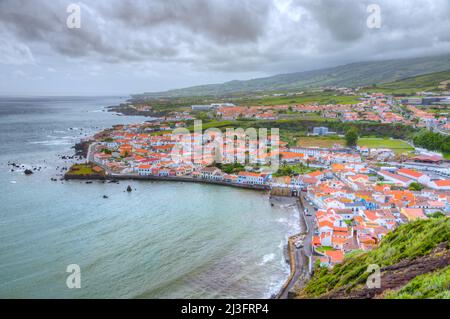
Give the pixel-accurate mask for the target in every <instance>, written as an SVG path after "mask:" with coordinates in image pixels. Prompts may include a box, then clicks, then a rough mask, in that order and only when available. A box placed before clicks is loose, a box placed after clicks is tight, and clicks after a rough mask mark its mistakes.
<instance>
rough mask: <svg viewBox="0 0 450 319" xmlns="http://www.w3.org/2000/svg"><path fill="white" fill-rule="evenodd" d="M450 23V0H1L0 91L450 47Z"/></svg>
mask: <svg viewBox="0 0 450 319" xmlns="http://www.w3.org/2000/svg"><path fill="white" fill-rule="evenodd" d="M71 3H77V4H79V5H80V9H81V10H80V13H81V15H80V18H81V19H80V21H81V27H80V28H73V29H70V28H68V27H67V19H68V17H69V15H70V13H68V12H67V8H68V6H69V5H70V4H71ZM371 4H377V5H379V8H380V10H381V27H380V28H369V27H368V26H367V19H368V18H369V16H370V15H371V13H370V12H368V11H367V9H368V6H369V5H371ZM70 21H73V20H70ZM371 21H372V20H371ZM449 30H450V0H377V1H375V0H367V1H366V0H354V1H348V0H152V1H151V0H147V1H139V0H135V1H133V0H91V1H85V2H83V1H80V2H74V1H66V0H0V94H24V95H25V94H26V95H67V94H70V95H80V94H81V95H109V94H114V95H122V94H128V93H141V92H149V91H161V90H166V89H171V88H178V87H185V86H191V85H197V84H207V83H217V82H223V81H228V80H233V79H250V78H255V77H262V76H267V75H273V74H279V73H289V72H295V71H303V70H311V69H317V68H322V67H328V66H334V65H339V64H345V63H349V62H358V61H365V60H375V59H377V60H378V59H388V58H398V57H415V56H426V55H435V54H442V53H450V31H449Z"/></svg>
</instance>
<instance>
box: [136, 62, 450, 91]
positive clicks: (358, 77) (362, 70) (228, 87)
mask: <svg viewBox="0 0 450 319" xmlns="http://www.w3.org/2000/svg"><path fill="white" fill-rule="evenodd" d="M448 70H450V54H447V55H440V56H433V57H422V58H413V59H397V60H387V61H373V62H358V63H352V64H347V65H342V66H337V67H333V68H327V69H321V70H315V71H306V72H297V73H289V74H280V75H275V76H270V77H266V78H259V79H252V80H246V81H237V80H236V81H230V82H226V83H222V84H209V85H201V86H194V87H189V88H184V89H176V90H170V91H166V92H157V93H144V94H142V95H138V96H137V97H139V96H141V97H142V96H151V97H187V96H224V95H231V94H242V93H248V92H258V91H292V90H301V89H308V88H317V87H322V86H346V87H358V86H371V85H373V84H380V83H388V82H394V81H397V80H400V79H404V78H408V77H413V76H417V75H423V74H429V73H434V72H441V71H448Z"/></svg>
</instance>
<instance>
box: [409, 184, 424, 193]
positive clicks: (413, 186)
mask: <svg viewBox="0 0 450 319" xmlns="http://www.w3.org/2000/svg"><path fill="white" fill-rule="evenodd" d="M408 189H409V190H410V191H417V192H419V191H421V190H422V189H424V186H423V185H422V184H419V183H417V182H413V183H411V184H410V185H409V188H408Z"/></svg>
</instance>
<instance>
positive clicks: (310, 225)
mask: <svg viewBox="0 0 450 319" xmlns="http://www.w3.org/2000/svg"><path fill="white" fill-rule="evenodd" d="M302 196H304V195H302ZM302 198H303V197H302ZM302 202H304V201H303V200H300V201H299V202H298V207H299V214H300V227H301V230H302V233H303V234H304V236H305V237H304V240H303V248H296V247H295V245H294V244H293V241H290V243H289V245H290V247H291V249H292V250H293V251H294V269H295V271H294V274H293V276H292V277H291V279H290V280H289V282H288V283H287V285H286V286H285V287H284V289H282V291H281V292H280V294H279V295H278V298H279V299H287V298H289V297H290V294H289V293H290V292H291V291H292V290H293V288H294V287H295V286H297V287H298V286H300V287H301V286H303V285H304V284H305V283H306V282H307V281H308V280H309V278H310V275H311V273H310V261H309V260H310V257H311V256H312V253H313V251H312V237H313V234H314V216H306V215H305V212H304V209H305V207H304V206H303V204H302ZM306 205H308V204H307V203H306ZM311 212H312V211H311Z"/></svg>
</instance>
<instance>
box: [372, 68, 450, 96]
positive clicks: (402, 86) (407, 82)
mask: <svg viewBox="0 0 450 319" xmlns="http://www.w3.org/2000/svg"><path fill="white" fill-rule="evenodd" d="M370 89H372V90H374V91H384V92H386V93H407V92H418V91H439V90H441V91H446V90H450V71H443V72H435V73H429V74H424V75H417V76H412V77H408V78H405V79H401V80H397V81H394V82H389V83H381V84H378V85H376V86H372V87H371V88H370Z"/></svg>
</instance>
